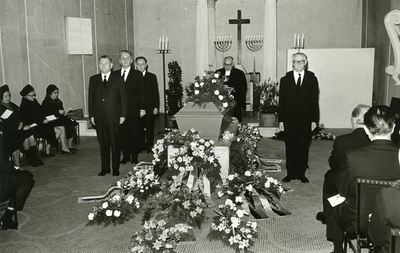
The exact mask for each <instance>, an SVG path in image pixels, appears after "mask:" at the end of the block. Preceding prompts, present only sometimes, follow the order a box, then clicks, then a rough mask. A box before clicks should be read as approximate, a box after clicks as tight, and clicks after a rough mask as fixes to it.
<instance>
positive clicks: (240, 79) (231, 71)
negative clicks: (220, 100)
mask: <svg viewBox="0 0 400 253" xmlns="http://www.w3.org/2000/svg"><path fill="white" fill-rule="evenodd" d="M234 66H235V63H234V62H233V57H232V56H226V57H225V58H224V67H223V68H221V69H218V70H217V71H215V72H216V73H219V74H220V75H221V77H222V78H224V81H225V84H226V85H228V86H229V87H232V88H234V91H233V92H232V93H231V94H232V95H233V97H234V99H235V101H236V105H235V108H234V109H233V110H234V111H233V116H234V117H236V118H237V119H238V120H239V122H242V110H243V111H246V93H247V81H246V76H245V75H244V73H243V71H241V70H240V69H237V68H235V67H234Z"/></svg>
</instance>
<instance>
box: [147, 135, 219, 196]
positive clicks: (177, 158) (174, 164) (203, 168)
mask: <svg viewBox="0 0 400 253" xmlns="http://www.w3.org/2000/svg"><path fill="white" fill-rule="evenodd" d="M168 146H173V147H174V148H175V150H174V152H173V153H172V154H168ZM153 156H154V160H153V164H154V166H155V169H156V170H157V171H158V172H159V173H160V174H161V175H163V176H164V177H166V178H171V177H172V176H177V175H179V174H181V177H183V178H187V177H188V176H193V177H194V180H193V182H195V181H196V180H197V179H199V178H201V177H202V176H203V175H204V176H206V177H207V178H208V179H209V180H210V184H211V189H214V188H215V186H216V185H217V184H220V183H221V182H222V179H221V176H220V170H221V164H220V163H219V161H218V158H217V157H216V155H215V153H214V141H213V140H204V139H202V138H201V137H200V136H199V134H198V132H197V131H196V130H195V129H190V130H188V131H186V132H184V133H182V134H181V133H180V132H179V131H178V130H172V131H171V132H169V133H168V134H167V135H166V136H165V137H164V139H162V140H158V141H157V143H156V144H155V145H154V147H153ZM168 161H169V164H168ZM169 166H170V167H171V169H168V167H169ZM164 173H165V174H164Z"/></svg>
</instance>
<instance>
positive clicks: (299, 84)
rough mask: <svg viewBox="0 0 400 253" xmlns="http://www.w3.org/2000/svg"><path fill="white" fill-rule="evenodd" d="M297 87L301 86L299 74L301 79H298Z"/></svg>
mask: <svg viewBox="0 0 400 253" xmlns="http://www.w3.org/2000/svg"><path fill="white" fill-rule="evenodd" d="M296 85H297V87H300V86H301V74H299V78H297V83H296Z"/></svg>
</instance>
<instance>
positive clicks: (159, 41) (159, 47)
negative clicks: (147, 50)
mask: <svg viewBox="0 0 400 253" xmlns="http://www.w3.org/2000/svg"><path fill="white" fill-rule="evenodd" d="M158 49H159V50H161V37H160V39H159V40H158Z"/></svg>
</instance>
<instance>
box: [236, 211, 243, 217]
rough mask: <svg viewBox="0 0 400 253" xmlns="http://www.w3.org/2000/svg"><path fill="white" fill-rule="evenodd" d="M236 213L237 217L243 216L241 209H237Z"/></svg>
mask: <svg viewBox="0 0 400 253" xmlns="http://www.w3.org/2000/svg"><path fill="white" fill-rule="evenodd" d="M236 215H237V217H239V218H243V216H244V212H243V210H240V209H239V210H237V211H236Z"/></svg>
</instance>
